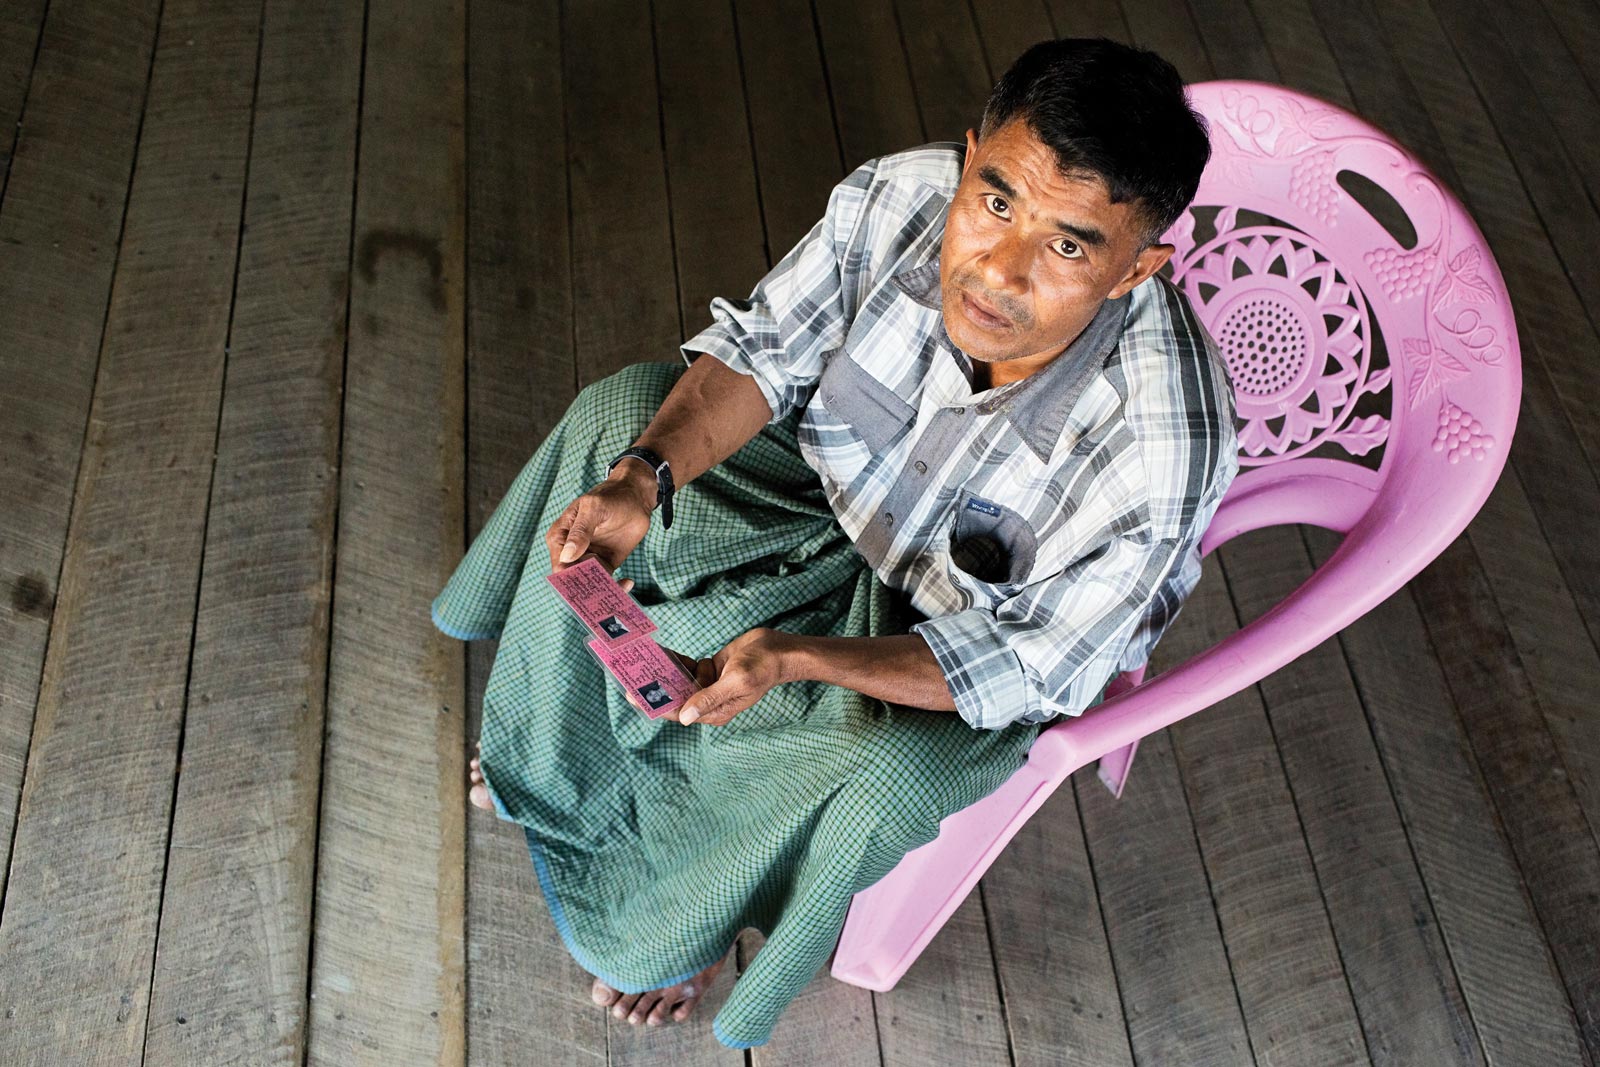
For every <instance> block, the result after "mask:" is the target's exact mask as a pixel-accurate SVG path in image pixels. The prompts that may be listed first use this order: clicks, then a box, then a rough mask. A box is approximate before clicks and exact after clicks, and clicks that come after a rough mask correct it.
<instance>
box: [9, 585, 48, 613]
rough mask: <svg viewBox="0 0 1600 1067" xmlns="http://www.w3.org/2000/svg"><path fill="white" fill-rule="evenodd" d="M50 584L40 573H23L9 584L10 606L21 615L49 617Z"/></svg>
mask: <svg viewBox="0 0 1600 1067" xmlns="http://www.w3.org/2000/svg"><path fill="white" fill-rule="evenodd" d="M50 602H51V596H50V584H49V583H48V582H46V581H45V580H44V577H43V576H42V575H38V574H24V575H23V576H22V577H20V578H18V579H17V580H16V582H15V583H14V584H13V585H12V586H11V606H12V608H13V609H15V610H16V611H17V612H19V613H20V614H23V615H34V616H37V617H39V618H41V619H48V618H49V617H50V606H51V603H50Z"/></svg>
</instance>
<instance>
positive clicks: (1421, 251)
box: [833, 81, 1522, 990]
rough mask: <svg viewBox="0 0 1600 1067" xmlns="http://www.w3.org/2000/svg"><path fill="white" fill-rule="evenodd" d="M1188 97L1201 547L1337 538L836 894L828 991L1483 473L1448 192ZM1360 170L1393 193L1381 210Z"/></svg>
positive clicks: (1248, 668) (1487, 263)
mask: <svg viewBox="0 0 1600 1067" xmlns="http://www.w3.org/2000/svg"><path fill="white" fill-rule="evenodd" d="M1190 98H1191V100H1192V101H1193V103H1194V105H1195V107H1196V108H1197V109H1198V110H1199V111H1200V112H1201V113H1202V114H1203V115H1204V116H1205V117H1206V119H1207V120H1208V122H1209V123H1210V127H1211V144H1212V155H1211V162H1210V164H1209V165H1208V166H1207V168H1206V172H1205V175H1204V178H1203V179H1202V181H1201V183H1200V189H1199V192H1198V194H1197V196H1196V197H1195V201H1194V206H1193V207H1192V208H1191V209H1190V211H1189V212H1187V213H1186V214H1185V215H1184V216H1183V218H1181V219H1180V220H1179V221H1178V222H1177V223H1176V224H1175V225H1174V226H1173V227H1172V229H1171V230H1169V231H1168V232H1167V234H1166V236H1165V240H1166V241H1167V242H1168V243H1170V244H1173V245H1175V246H1176V247H1177V251H1176V252H1175V253H1174V254H1173V257H1172V261H1171V267H1172V278H1173V281H1175V282H1176V283H1177V284H1179V285H1180V286H1181V287H1182V289H1183V291H1184V293H1185V294H1186V295H1187V296H1188V298H1189V301H1190V303H1191V304H1192V305H1193V306H1194V308H1195V310H1196V311H1197V313H1198V314H1199V316H1200V319H1201V321H1202V322H1203V323H1204V324H1205V327H1206V329H1207V330H1208V331H1209V332H1210V333H1211V335H1212V337H1213V338H1214V339H1215V340H1216V341H1217V342H1218V344H1219V346H1220V347H1221V350H1222V352H1223V353H1224V354H1225V355H1226V358H1227V363H1228V372H1229V376H1230V378H1231V379H1232V381H1233V384H1234V390H1235V396H1236V402H1237V408H1238V415H1239V441H1240V456H1239V458H1240V464H1241V469H1240V472H1239V476H1238V477H1237V478H1236V479H1235V480H1234V483H1233V486H1232V487H1231V488H1230V490H1229V492H1228V495H1227V496H1226V497H1225V498H1224V500H1223V502H1222V505H1221V507H1220V508H1219V509H1218V511H1217V515H1216V517H1215V519H1214V521H1213V522H1212V524H1211V526H1210V527H1209V528H1208V529H1207V531H1206V533H1205V535H1204V537H1203V539H1202V541H1201V552H1202V553H1208V552H1210V551H1211V550H1212V549H1214V548H1216V547H1217V546H1218V545H1220V544H1223V543H1224V542H1226V541H1227V540H1229V539H1230V538H1232V537H1234V536H1236V535H1238V534H1241V533H1245V532H1247V531H1249V530H1255V529H1259V528H1261V527H1264V526H1271V525H1274V524H1280V523H1310V524H1313V525H1316V526H1322V527H1326V528H1327V529H1330V530H1335V531H1338V532H1339V533H1342V534H1344V535H1345V536H1344V539H1343V541H1342V542H1341V543H1340V545H1339V548H1338V551H1336V552H1335V553H1334V555H1333V556H1332V557H1331V558H1330V559H1329V560H1328V561H1327V562H1326V563H1324V564H1323V565H1322V566H1321V567H1319V568H1317V570H1316V572H1315V573H1314V574H1312V575H1311V577H1309V578H1308V579H1306V581H1305V582H1304V583H1303V584H1302V585H1301V586H1300V587H1299V588H1298V589H1296V590H1295V591H1294V592H1293V593H1291V594H1289V596H1288V597H1287V599H1285V600H1284V601H1283V602H1282V603H1280V604H1278V605H1277V606H1276V607H1274V608H1273V609H1272V610H1270V611H1268V612H1267V613H1266V614H1264V615H1262V616H1261V617H1260V618H1258V619H1256V620H1254V621H1252V622H1251V623H1250V624H1249V625H1248V626H1245V627H1244V628H1243V629H1241V630H1240V631H1238V632H1237V633H1235V634H1233V635H1231V636H1229V637H1228V638H1227V639H1225V640H1223V641H1221V642H1219V643H1218V644H1216V645H1215V646H1213V647H1211V648H1209V649H1207V650H1206V651H1204V652H1201V653H1200V654H1198V655H1196V656H1194V657H1193V658H1191V659H1190V660H1188V661H1187V662H1185V663H1183V664H1181V665H1180V666H1177V667H1174V668H1172V669H1171V670H1168V671H1167V672H1165V673H1164V674H1161V675H1159V676H1157V677H1155V678H1153V679H1151V680H1150V681H1143V676H1144V668H1143V667H1140V668H1139V669H1137V670H1130V671H1126V672H1124V673H1122V674H1120V675H1119V676H1117V677H1116V678H1115V679H1113V680H1112V682H1111V684H1110V685H1109V686H1108V687H1107V689H1106V697H1105V699H1104V700H1103V701H1102V702H1101V703H1100V704H1098V705H1096V706H1095V707H1093V708H1090V709H1088V710H1087V711H1086V712H1084V713H1083V714H1082V715H1078V716H1074V717H1071V718H1066V719H1063V720H1062V721H1060V722H1058V723H1055V724H1053V725H1051V726H1049V727H1047V728H1045V729H1044V730H1042V731H1041V732H1040V734H1039V737H1038V738H1037V740H1036V741H1035V742H1034V745H1033V748H1032V750H1031V751H1030V752H1029V755H1028V760H1027V762H1026V764H1024V765H1023V766H1022V767H1021V768H1020V769H1019V770H1018V771H1017V773H1016V774H1015V775H1013V776H1012V778H1011V779H1010V780H1009V781H1008V782H1007V783H1006V784H1005V785H1003V786H1001V787H1000V789H998V790H997V791H995V792H994V793H993V794H991V795H990V796H988V797H986V798H984V799H983V800H981V801H979V802H978V803H976V804H974V805H972V806H971V807H969V808H966V809H964V810H962V811H959V812H957V813H955V814H954V815H951V816H949V817H948V818H946V819H945V820H944V822H943V823H942V824H941V826H940V832H939V836H938V838H936V839H935V840H933V841H931V842H929V843H928V844H927V845H924V846H923V847H921V848H919V849H916V850H915V851H913V852H911V853H909V854H908V855H907V856H906V857H905V859H904V860H902V861H901V863H900V865H899V866H897V867H896V868H895V869H894V870H893V871H891V872H890V873H889V874H888V875H886V876H885V877H884V878H883V879H882V880H880V881H879V882H877V883H876V884H874V885H873V886H871V887H869V888H868V889H866V890H863V891H862V892H860V893H857V894H856V896H855V899H854V901H853V902H852V904H851V907H850V913H849V915H848V917H847V918H846V921H845V924H844V930H843V933H842V934H841V936H840V939H839V946H838V948H837V950H836V951H835V954H834V962H833V975H834V977H836V978H839V979H840V980H842V981H845V982H849V983H851V984H852V985H858V986H864V987H866V988H868V989H876V990H888V989H892V988H893V987H894V984H895V983H896V982H897V981H899V980H900V976H901V975H903V974H904V973H905V971H906V968H908V967H910V966H911V964H912V962H913V961H914V960H915V959H916V958H917V955H918V954H919V953H920V952H921V951H922V949H923V947H924V946H926V945H927V943H928V942H929V941H930V940H931V939H932V938H933V935H934V934H935V933H937V932H938V930H939V928H940V927H941V926H943V925H944V922H945V920H946V919H948V918H949V917H950V915H951V913H952V912H954V911H955V909H956V907H957V906H958V905H959V904H960V903H961V901H962V900H963V899H964V898H965V897H966V895H967V893H968V892H969V891H970V890H971V889H972V887H973V885H974V884H976V883H977V881H978V878H979V877H980V876H981V875H982V874H983V872H984V871H986V870H988V868H989V864H990V863H992V862H993V861H994V858H995V857H996V856H997V855H999V853H1000V850H1001V849H1002V848H1004V847H1005V844H1006V842H1008V841H1010V840H1011V837H1012V835H1013V834H1015V833H1016V832H1017V831H1018V830H1019V829H1020V828H1021V827H1022V824H1023V823H1024V822H1025V821H1026V820H1027V819H1028V817H1029V816H1030V815H1032V814H1033V813H1034V811H1035V810H1037V809H1038V807H1039V805H1041V804H1042V803H1044V801H1045V799H1046V798H1047V797H1048V796H1049V795H1050V793H1051V792H1052V791H1053V790H1054V789H1055V788H1056V787H1057V786H1059V785H1060V784H1061V783H1062V782H1063V781H1065V780H1066V779H1067V776H1068V775H1070V774H1072V773H1073V772H1074V771H1076V770H1077V769H1078V768H1080V767H1082V766H1084V765H1086V764H1088V763H1089V762H1091V761H1093V760H1099V761H1100V767H1099V776H1100V779H1101V781H1102V782H1104V783H1105V785H1106V786H1107V788H1109V789H1110V790H1111V791H1112V793H1113V794H1114V795H1116V796H1118V797H1120V796H1121V795H1122V786H1123V783H1124V782H1125V781H1126V779H1127V775H1128V770H1129V767H1130V765H1131V762H1132V760H1133V754H1134V751H1135V749H1136V748H1137V746H1138V743H1139V739H1140V738H1141V737H1144V736H1145V735H1147V734H1152V733H1154V732H1156V731H1158V730H1161V729H1162V728H1164V727H1166V726H1169V725H1171V724H1172V723H1175V722H1177V721H1178V720H1179V719H1182V718H1184V717H1185V716H1187V715H1192V714H1194V713H1195V712H1197V711H1200V710H1201V709H1203V708H1206V707H1209V706H1210V705H1212V704H1214V703H1216V702H1217V701H1219V700H1221V699H1223V698H1224V697H1227V696H1229V695H1231V694H1233V693H1236V692H1238V691H1239V690H1241V689H1243V688H1245V687H1246V686H1249V685H1252V684H1254V683H1255V682H1257V681H1259V680H1260V679H1262V678H1264V677H1266V676H1267V675H1268V674H1270V673H1272V672H1273V671H1275V670H1277V669H1278V668H1279V667H1282V666H1283V665H1284V664H1286V663H1288V662H1289V661H1291V660H1293V659H1295V658H1296V657H1298V656H1300V655H1302V654H1303V653H1305V652H1306V651H1308V650H1309V649H1311V648H1313V647H1315V646H1316V645H1318V644H1320V643H1321V642H1322V641H1323V640H1325V639H1326V638H1328V637H1329V636H1331V635H1333V634H1335V633H1337V632H1338V631H1339V630H1341V629H1343V628H1344V627H1345V626H1347V625H1348V624H1349V623H1351V622H1352V621H1354V620H1355V619H1357V618H1359V617H1360V616H1361V615H1363V614H1364V613H1365V612H1367V611H1368V610H1370V609H1371V608H1373V607H1374V606H1376V605H1377V604H1379V603H1380V602H1382V601H1383V600H1385V599H1386V598H1387V597H1388V596H1389V595H1390V594H1392V593H1393V592H1395V591H1396V590H1397V589H1399V588H1400V587H1401V586H1402V585H1404V584H1405V583H1406V582H1407V581H1409V580H1410V579H1411V577H1412V576H1413V575H1415V574H1416V573H1417V572H1418V571H1420V570H1421V569H1422V568H1423V567H1424V566H1426V565H1427V564H1428V562H1429V561H1430V560H1432V559H1433V558H1434V557H1435V556H1437V555H1438V554H1439V553H1440V552H1442V551H1443V550H1444V548H1445V546H1447V545H1448V544H1449V543H1450V542H1451V541H1453V540H1454V539H1455V537H1456V536H1457V535H1458V534H1459V533H1460V532H1461V531H1462V529H1463V528H1465V526H1466V525H1467V523H1468V521H1470V520H1471V518H1472V517H1473V515H1475V514H1476V513H1477V511H1478V508H1479V507H1481V506H1482V504H1483V501H1484V500H1485V499H1486V498H1487V497H1488V495H1489V490H1490V489H1491V488H1492V487H1493V485H1494V483H1495V480H1496V479H1497V478H1498V477H1499V476H1500V471H1501V469H1502V468H1503V467H1504V465H1505V460H1506V451H1507V448H1508V446H1509V445H1510V442H1511V434H1512V431H1513V430H1514V428H1515V426H1516V418H1517V404H1518V398H1519V396H1520V393H1521V389H1522V371H1521V362H1520V351H1519V348H1518V344H1517V334H1516V325H1515V322H1514V320H1513V318H1512V314H1511V305H1510V302H1509V301H1508V299H1507V297H1506V291H1505V286H1504V284H1503V282H1502V280H1501V276H1500V271H1499V269H1498V267H1497V266H1496V265H1495V262H1494V258H1493V257H1492V256H1491V255H1490V254H1489V247H1488V245H1487V244H1486V243H1485V242H1484V239H1483V235H1482V234H1481V233H1479V232H1478V228H1477V226H1476V225H1474V224H1473V222H1472V219H1471V218H1470V217H1469V216H1468V215H1467V213H1466V211H1465V209H1464V208H1463V207H1462V206H1461V204H1460V202H1459V201H1457V200H1456V199H1455V197H1454V196H1453V195H1452V194H1451V193H1450V192H1449V190H1448V189H1446V188H1445V187H1444V186H1443V185H1442V184H1441V183H1440V182H1439V181H1438V180H1437V179H1436V178H1435V177H1434V176H1433V175H1432V174H1431V173H1429V172H1428V170H1427V169H1426V168H1425V167H1424V166H1423V165H1422V164H1421V163H1420V162H1418V161H1417V159H1416V158H1415V157H1413V156H1412V155H1411V154H1410V153H1408V152H1406V151H1405V150H1404V149H1402V148H1400V147H1399V146H1398V145H1396V144H1395V143H1394V142H1393V141H1392V140H1391V139H1389V138H1388V137H1387V136H1385V135H1384V134H1383V133H1382V132H1381V131H1379V130H1378V129H1376V128H1374V127H1373V126H1371V125H1369V124H1368V123H1366V122H1364V121H1362V120H1361V119H1359V118H1357V117H1356V116H1354V115H1352V114H1350V113H1349V112H1347V111H1344V110H1343V109H1341V108H1338V107H1336V106H1334V105H1332V104H1329V103H1327V102H1325V101H1322V100H1318V99H1316V98H1314V97H1309V96H1304V95H1302V94H1299V93H1295V92H1291V91H1290V90H1288V89H1284V88H1281V87H1279V86H1276V85H1267V84H1264V83H1260V82H1245V81H1217V82H1205V83H1201V84H1197V85H1193V86H1190ZM1352 173H1353V174H1354V175H1357V176H1358V177H1355V178H1352V177H1351V176H1350V175H1351V174H1352ZM1363 178H1364V179H1366V180H1367V181H1369V182H1371V183H1374V184H1375V185H1376V186H1377V187H1379V188H1381V189H1382V190H1383V192H1384V193H1387V195H1388V196H1389V197H1392V198H1393V203H1390V204H1388V210H1387V211H1385V210H1384V208H1383V207H1382V206H1381V203H1382V201H1383V193H1379V194H1377V196H1376V197H1373V196H1372V195H1370V194H1369V193H1368V192H1366V191H1364V190H1371V189H1372V186H1371V185H1366V184H1365V183H1363V182H1362V179H1363ZM1350 189H1355V190H1358V194H1357V195H1359V196H1360V198H1361V199H1360V201H1358V200H1357V199H1356V198H1355V197H1353V196H1352V195H1351V193H1350V192H1349V191H1348V190H1350ZM1363 203H1367V204H1371V205H1373V210H1374V211H1376V212H1377V214H1378V216H1381V217H1383V218H1384V219H1385V220H1389V227H1388V228H1386V227H1385V226H1384V225H1383V224H1380V222H1379V221H1377V218H1375V216H1374V214H1370V213H1369V212H1368V210H1367V209H1366V208H1365V207H1363ZM1395 208H1398V209H1399V211H1396V210H1394V209H1395ZM1402 211H1403V214H1404V216H1405V219H1403V220H1398V221H1395V220H1394V219H1393V216H1396V215H1398V214H1399V213H1400V212H1402ZM1407 222H1409V227H1410V228H1411V229H1412V230H1414V234H1412V233H1406V232H1405V231H1406V229H1407ZM1391 230H1395V231H1397V232H1398V237H1397V236H1396V234H1395V233H1391ZM1402 238H1403V240H1402Z"/></svg>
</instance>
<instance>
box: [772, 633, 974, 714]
mask: <svg viewBox="0 0 1600 1067" xmlns="http://www.w3.org/2000/svg"><path fill="white" fill-rule="evenodd" d="M781 658H782V660H783V664H784V667H783V679H784V681H790V682H797V681H801V680H802V679H810V680H813V681H818V682H828V683H830V684H832V685H842V686H844V687H845V688H846V689H854V690H855V691H856V692H858V693H865V694H867V695H868V696H873V697H877V698H879V699H880V700H887V701H890V702H892V703H895V704H905V705H908V706H910V707H913V708H926V709H928V710H929V711H954V710H955V709H956V702H955V698H954V697H952V696H951V695H950V686H949V685H948V684H947V683H946V682H945V680H944V671H942V670H941V669H940V668H939V661H938V660H937V659H935V658H934V655H933V649H931V648H929V647H928V642H927V641H925V640H923V639H922V637H921V635H919V634H895V635H893V636H890V637H809V636H806V635H804V634H786V635H784V645H783V653H782V657H781Z"/></svg>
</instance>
